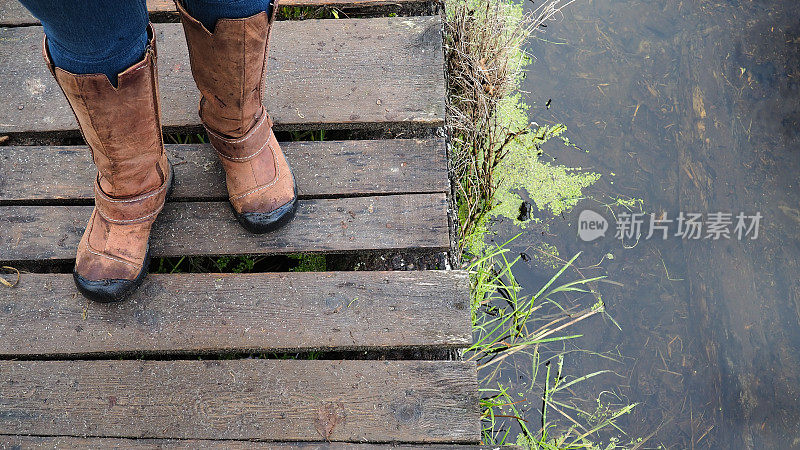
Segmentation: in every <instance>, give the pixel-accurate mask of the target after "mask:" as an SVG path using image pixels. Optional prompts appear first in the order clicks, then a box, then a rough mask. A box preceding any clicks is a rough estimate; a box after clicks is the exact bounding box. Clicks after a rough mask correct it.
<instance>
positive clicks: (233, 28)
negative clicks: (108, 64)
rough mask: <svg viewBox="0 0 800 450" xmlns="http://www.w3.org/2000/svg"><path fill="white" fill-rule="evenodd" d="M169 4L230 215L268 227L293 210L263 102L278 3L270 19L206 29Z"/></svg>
mask: <svg viewBox="0 0 800 450" xmlns="http://www.w3.org/2000/svg"><path fill="white" fill-rule="evenodd" d="M175 3H176V6H177V8H178V11H179V12H180V16H181V22H182V23H183V30H184V32H185V34H186V41H187V44H188V46H189V61H190V62H191V66H192V75H193V76H194V80H195V82H196V83H197V87H198V89H200V93H201V94H202V98H201V99H200V118H201V120H202V121H203V125H204V126H205V128H206V131H208V136H209V139H210V140H211V145H213V146H214V149H216V151H217V154H218V155H219V158H220V161H221V162H222V167H223V168H224V169H225V175H226V181H227V185H228V195H229V199H230V202H231V206H232V207H233V211H234V214H235V215H236V218H237V219H238V220H239V223H241V224H242V226H244V227H245V228H246V229H247V230H248V231H250V232H253V233H264V232H267V231H270V230H273V229H275V228H277V227H278V226H280V225H282V224H284V223H286V222H287V221H288V220H289V219H291V217H292V216H293V215H294V212H295V209H296V208H297V187H296V186H295V182H294V176H293V175H292V171H291V169H290V168H289V164H288V163H287V162H286V158H285V157H284V155H283V152H281V148H280V146H278V141H277V140H276V139H275V135H274V134H273V132H272V119H270V117H269V115H268V114H267V112H266V110H265V108H264V105H263V104H262V102H261V99H262V93H263V90H262V87H263V85H264V69H265V67H266V62H267V48H268V43H269V35H270V30H271V29H272V23H273V22H274V20H275V12H276V11H277V10H278V8H277V5H273V13H272V16H271V17H267V13H266V12H261V13H258V14H256V15H254V16H251V17H247V18H243V19H221V20H219V21H217V23H216V26H215V28H214V33H213V34H212V33H211V32H209V31H208V30H207V29H206V28H205V27H204V26H203V24H201V23H200V22H198V21H197V20H195V19H194V18H193V17H192V16H190V15H189V13H188V12H187V11H186V10H185V9H184V8H183V5H181V2H180V1H177V0H176V2H175ZM276 3H277V2H276Z"/></svg>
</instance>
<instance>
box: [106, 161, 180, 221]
mask: <svg viewBox="0 0 800 450" xmlns="http://www.w3.org/2000/svg"><path fill="white" fill-rule="evenodd" d="M98 180H99V177H96V178H95V181H94V206H95V208H96V209H97V212H98V214H100V215H101V216H102V217H103V219H105V220H107V221H108V222H111V223H114V224H118V225H127V224H136V223H141V222H146V221H148V220H155V217H156V215H158V213H159V212H161V210H162V209H163V208H164V203H165V201H166V198H167V189H168V186H169V185H170V182H171V181H172V168H171V167H170V170H169V175H168V176H167V178H166V179H165V180H164V182H163V183H162V184H161V186H159V187H157V188H155V189H153V190H152V191H150V192H145V193H144V194H141V195H137V196H136V197H130V198H113V197H109V196H108V195H106V194H105V192H103V190H102V189H101V188H100V184H99V181H98Z"/></svg>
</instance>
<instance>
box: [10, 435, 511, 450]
mask: <svg viewBox="0 0 800 450" xmlns="http://www.w3.org/2000/svg"><path fill="white" fill-rule="evenodd" d="M0 448H3V449H5V448H10V449H17V448H19V449H28V448H33V449H39V448H47V449H53V448H71V449H92V450H94V449H98V448H129V449H137V450H161V449H198V448H199V449H231V450H245V449H251V448H256V449H265V450H266V449H272V448H296V449H302V450H362V449H371V448H377V449H391V448H424V449H426V450H498V446H496V445H493V446H492V445H469V444H427V445H424V446H422V447H421V446H420V445H419V444H416V445H414V444H376V443H368V444H363V443H362V444H356V443H351V442H258V441H232V440H200V439H186V440H179V439H125V438H86V437H72V436H11V435H2V434H0ZM502 449H503V450H522V447H519V446H516V445H504V446H503V447H502Z"/></svg>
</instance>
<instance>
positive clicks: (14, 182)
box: [0, 139, 449, 204]
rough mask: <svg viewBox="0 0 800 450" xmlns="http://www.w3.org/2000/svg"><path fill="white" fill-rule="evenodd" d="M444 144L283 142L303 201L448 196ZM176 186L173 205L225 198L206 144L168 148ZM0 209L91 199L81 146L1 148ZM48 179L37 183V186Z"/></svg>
mask: <svg viewBox="0 0 800 450" xmlns="http://www.w3.org/2000/svg"><path fill="white" fill-rule="evenodd" d="M444 145H445V144H444V140H441V139H391V140H370V141H330V142H284V143H282V144H281V147H282V148H283V150H284V152H285V153H286V156H287V158H288V159H289V162H290V164H291V166H292V169H293V171H294V174H295V177H296V179H297V185H298V189H299V193H300V196H301V197H304V198H308V197H319V196H346V195H364V194H395V193H397V194H399V193H421V192H446V191H447V190H448V189H449V182H448V179H447V159H446V158H447V156H446V154H445V153H446V150H445V146H444ZM167 152H168V153H169V156H170V160H171V161H172V163H173V167H174V168H175V177H176V180H178V182H177V183H176V185H175V189H174V191H173V193H172V198H173V199H179V200H186V199H217V200H224V199H226V198H227V195H228V194H227V191H226V189H225V174H224V172H223V171H222V168H221V167H220V165H219V160H218V158H217V156H216V155H215V153H214V150H213V149H212V148H211V147H210V146H209V145H208V144H186V145H167ZM0 173H2V174H3V176H2V177H0V204H1V203H3V202H18V203H19V202H26V201H43V200H44V201H46V200H56V199H70V200H76V199H80V200H87V201H88V200H90V199H92V198H93V191H92V186H93V182H94V177H95V173H96V169H95V168H94V165H93V164H92V159H91V155H90V153H89V151H88V148H87V147H85V146H69V147H34V146H30V147H29V146H20V147H0ZM42 179H45V180H48V182H47V183H42V182H41V180H42Z"/></svg>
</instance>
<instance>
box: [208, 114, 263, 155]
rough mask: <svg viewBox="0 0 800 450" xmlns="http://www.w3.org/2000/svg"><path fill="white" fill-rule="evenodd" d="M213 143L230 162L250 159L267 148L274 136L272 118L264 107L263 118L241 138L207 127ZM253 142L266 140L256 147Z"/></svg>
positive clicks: (215, 148) (218, 151)
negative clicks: (224, 134)
mask: <svg viewBox="0 0 800 450" xmlns="http://www.w3.org/2000/svg"><path fill="white" fill-rule="evenodd" d="M206 131H207V132H208V137H209V139H210V140H211V145H212V146H213V147H214V150H216V151H217V154H219V156H220V158H222V159H223V160H227V161H230V162H245V161H249V160H251V159H253V158H255V157H256V156H258V155H259V154H261V152H263V151H264V150H265V149H267V144H268V143H269V141H270V139H271V138H272V118H271V117H270V116H269V114H267V112H266V111H265V110H264V109H263V108H262V110H261V118H260V119H258V122H256V124H255V125H253V128H251V129H250V131H248V132H247V133H246V134H245V135H244V136H242V137H240V138H235V139H232V138H226V137H224V136H222V135H220V134H219V133H217V132H215V131H214V130H212V129H210V128H208V127H206ZM252 142H264V145H260V146H258V147H255V146H254V145H252V144H251V143H252ZM254 147H255V148H254Z"/></svg>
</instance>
